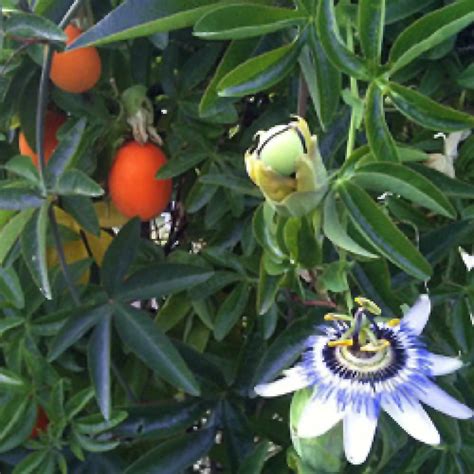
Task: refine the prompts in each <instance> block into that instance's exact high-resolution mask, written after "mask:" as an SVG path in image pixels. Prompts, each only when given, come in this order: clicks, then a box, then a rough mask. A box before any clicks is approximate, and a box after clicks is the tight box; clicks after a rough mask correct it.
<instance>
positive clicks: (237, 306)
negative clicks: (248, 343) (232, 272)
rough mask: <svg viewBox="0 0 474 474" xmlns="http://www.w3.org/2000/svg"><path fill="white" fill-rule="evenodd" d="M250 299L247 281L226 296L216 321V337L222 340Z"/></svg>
mask: <svg viewBox="0 0 474 474" xmlns="http://www.w3.org/2000/svg"><path fill="white" fill-rule="evenodd" d="M248 299H249V288H248V285H247V284H246V283H239V284H238V285H236V286H235V287H234V289H233V290H232V292H231V293H230V294H229V295H228V296H227V297H226V299H225V300H224V302H223V303H222V304H221V306H220V307H219V310H218V311H217V316H216V320H215V322H214V337H215V338H216V340H218V341H222V339H224V337H226V336H227V334H229V332H230V331H231V330H232V328H233V327H234V326H235V324H236V323H237V321H238V320H239V318H240V317H241V316H242V314H243V312H244V310H245V308H246V306H247V302H248Z"/></svg>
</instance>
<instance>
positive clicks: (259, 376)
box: [254, 309, 323, 385]
mask: <svg viewBox="0 0 474 474" xmlns="http://www.w3.org/2000/svg"><path fill="white" fill-rule="evenodd" d="M318 313H320V314H318ZM322 314H323V311H320V310H319V309H318V310H314V312H312V314H308V315H306V316H304V317H302V318H300V319H298V320H297V321H295V322H294V323H292V324H290V325H289V326H288V327H287V328H285V329H284V330H283V331H282V332H281V333H280V334H279V335H278V337H277V338H276V339H275V340H274V341H273V343H272V344H271V346H270V347H269V348H268V349H267V351H266V352H265V354H264V356H263V357H262V360H261V361H260V364H259V365H258V367H257V369H256V370H255V377H254V385H257V384H259V383H266V382H269V381H271V380H273V379H274V378H275V377H276V376H277V375H279V374H280V373H281V371H282V370H283V369H286V368H288V367H289V366H290V365H291V364H293V363H294V362H295V360H296V359H297V358H298V357H299V356H300V355H301V353H302V352H303V350H304V349H305V347H306V345H307V341H308V335H309V334H313V332H314V326H315V324H316V322H317V321H318V320H320V317H321V316H322Z"/></svg>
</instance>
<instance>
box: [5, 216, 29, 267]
mask: <svg viewBox="0 0 474 474" xmlns="http://www.w3.org/2000/svg"><path fill="white" fill-rule="evenodd" d="M33 213H34V210H33V209H27V210H24V211H22V212H20V213H19V214H17V215H16V216H15V217H12V218H11V219H10V220H9V221H8V223H7V224H6V225H5V226H4V227H3V228H2V229H0V263H3V261H4V260H5V257H6V256H7V254H8V252H9V251H10V249H11V248H12V247H13V245H14V244H15V242H16V240H17V238H18V237H19V235H20V234H21V233H22V231H23V228H24V227H25V225H26V224H27V222H28V221H29V220H30V219H31V216H32V215H33Z"/></svg>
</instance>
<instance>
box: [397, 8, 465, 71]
mask: <svg viewBox="0 0 474 474" xmlns="http://www.w3.org/2000/svg"><path fill="white" fill-rule="evenodd" d="M473 21H474V9H473V8H472V0H459V1H457V2H455V3H452V4H450V5H448V6H446V7H444V8H440V9H438V10H435V11H434V12H431V13H428V14H427V15H424V16H422V17H421V18H420V19H419V20H417V21H415V22H414V23H411V24H410V26H408V28H406V29H405V30H403V31H402V33H400V35H399V36H398V38H397V39H396V40H395V42H394V43H393V46H392V48H391V50H390V56H389V63H390V73H391V74H393V73H394V72H395V71H397V70H399V69H400V68H402V67H403V66H406V65H407V64H409V63H410V62H411V61H413V60H414V59H416V58H417V57H418V56H420V55H421V54H423V53H424V52H425V51H428V50H429V49H432V48H434V47H435V46H437V45H438V44H440V43H442V42H443V41H445V40H446V39H448V38H449V37H451V36H453V35H455V34H456V33H459V32H460V31H461V30H463V29H464V28H466V27H467V26H469V25H470V24H471V23H472V22H473Z"/></svg>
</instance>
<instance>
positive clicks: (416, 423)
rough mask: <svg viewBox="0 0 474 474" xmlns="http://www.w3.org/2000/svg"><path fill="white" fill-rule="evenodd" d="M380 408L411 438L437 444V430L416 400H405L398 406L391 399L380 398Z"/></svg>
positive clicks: (438, 439) (438, 438)
mask: <svg viewBox="0 0 474 474" xmlns="http://www.w3.org/2000/svg"><path fill="white" fill-rule="evenodd" d="M382 408H383V409H384V410H385V411H386V412H387V413H388V414H389V415H390V416H391V417H392V418H393V419H394V420H395V421H396V422H397V423H398V424H399V425H400V426H401V427H402V428H403V429H404V430H405V431H406V432H407V433H408V434H409V435H410V436H413V438H415V439H417V440H418V441H421V442H423V443H426V444H439V442H440V437H439V433H438V430H437V429H436V427H435V425H434V424H433V422H432V421H431V418H430V417H429V416H428V414H427V413H426V411H425V410H423V408H422V406H421V405H420V404H419V403H418V402H417V401H413V402H412V403H408V402H406V401H405V402H403V404H402V408H399V406H398V405H397V404H396V403H395V402H393V401H392V400H382Z"/></svg>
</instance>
